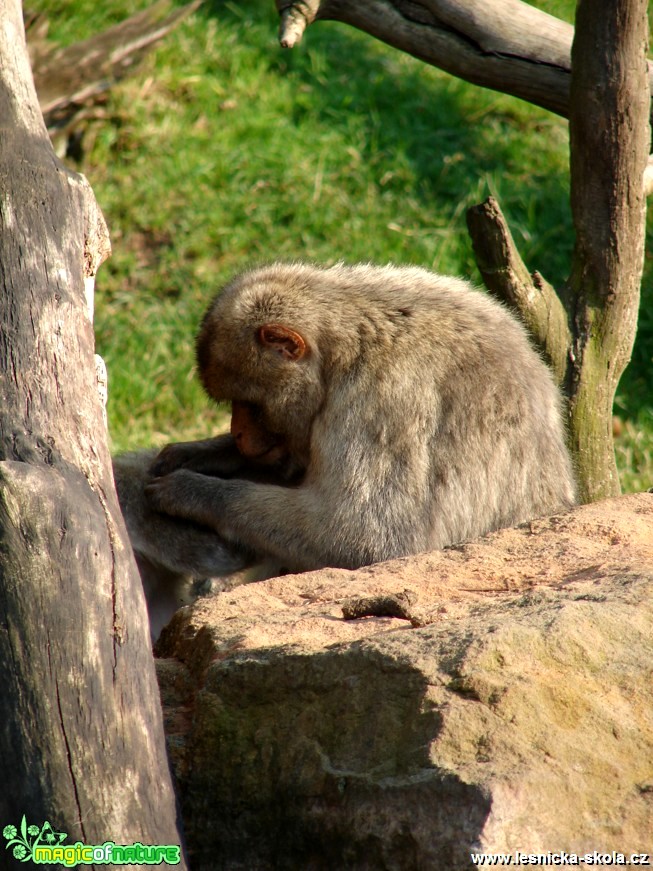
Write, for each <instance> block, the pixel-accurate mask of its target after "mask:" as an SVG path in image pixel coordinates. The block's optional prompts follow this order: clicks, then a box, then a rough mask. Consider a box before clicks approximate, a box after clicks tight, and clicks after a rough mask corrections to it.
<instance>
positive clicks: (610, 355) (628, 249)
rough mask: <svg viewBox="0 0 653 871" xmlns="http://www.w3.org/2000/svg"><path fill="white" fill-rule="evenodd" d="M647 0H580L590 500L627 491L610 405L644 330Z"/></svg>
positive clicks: (584, 442) (583, 457) (576, 172)
mask: <svg viewBox="0 0 653 871" xmlns="http://www.w3.org/2000/svg"><path fill="white" fill-rule="evenodd" d="M647 6H648V3H647V0H602V2H601V3H598V4H597V2H596V0H580V2H579V3H578V8H577V10H576V36H575V38H574V44H573V48H572V66H573V76H572V84H571V113H570V122H569V133H570V147H571V208H572V213H573V217H574V227H575V230H576V245H575V249H574V254H573V260H572V269H571V277H570V279H569V282H568V287H567V288H566V289H565V291H566V292H564V293H563V299H564V300H565V304H566V307H567V310H568V312H569V315H570V323H571V324H572V330H573V343H572V347H571V349H570V354H569V366H568V369H567V376H566V380H565V389H566V393H567V396H568V397H569V416H570V434H571V447H572V450H573V453H574V456H575V459H576V463H577V465H578V470H579V480H580V482H581V487H582V493H581V497H582V498H583V499H584V500H585V501H590V500H593V499H598V498H601V497H604V496H613V495H616V494H618V493H619V492H620V488H619V478H618V475H617V467H616V463H615V458H614V449H613V444H612V405H613V401H614V395H615V392H616V389H617V385H618V384H619V379H620V378H621V375H622V374H623V371H624V369H625V368H626V366H627V364H628V362H629V360H630V355H631V352H632V348H633V344H634V341H635V333H636V330H637V315H638V312H639V291H640V283H641V279H642V269H643V265H644V234H645V224H646V200H645V197H644V184H643V179H644V170H645V168H646V164H647V160H648V152H649V140H650V131H649V123H648V111H649V104H650V94H649V79H648V74H647V62H646V50H647V45H648V22H647Z"/></svg>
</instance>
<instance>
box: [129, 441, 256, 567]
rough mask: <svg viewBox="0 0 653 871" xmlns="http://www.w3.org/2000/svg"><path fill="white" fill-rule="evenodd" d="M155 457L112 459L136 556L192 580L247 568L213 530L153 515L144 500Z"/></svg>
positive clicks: (243, 555)
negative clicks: (150, 468)
mask: <svg viewBox="0 0 653 871" xmlns="http://www.w3.org/2000/svg"><path fill="white" fill-rule="evenodd" d="M154 456H155V452H154V451H137V452H134V453H128V454H121V455H119V456H117V457H114V459H113V474H114V480H115V483H116V490H117V492H118V500H119V502H120V508H121V511H122V514H123V517H124V519H125V523H126V525H127V531H128V532H129V538H130V541H131V544H132V547H133V549H134V551H135V552H136V553H137V555H140V556H142V557H144V558H145V559H146V560H148V561H149V562H150V563H153V564H155V565H158V566H162V567H164V569H165V570H167V571H170V572H175V573H179V574H187V575H192V576H194V577H215V576H220V575H225V574H228V573H231V572H234V571H237V570H239V569H242V568H243V567H245V566H246V565H249V564H251V562H252V561H253V558H252V555H251V554H250V553H248V552H247V551H246V549H242V548H240V547H235V546H233V545H230V544H228V543H227V542H225V541H224V539H222V538H221V537H220V536H218V535H216V534H215V532H214V531H213V530H212V529H211V528H207V527H206V526H204V527H202V526H197V525H195V524H193V523H191V522H188V520H185V519H182V518H179V517H171V516H166V515H164V514H161V513H158V512H155V511H153V510H152V508H151V506H150V503H149V501H148V500H147V498H146V496H145V486H146V483H147V482H148V481H149V480H150V476H149V474H148V467H149V466H150V465H151V463H152V460H153V459H154Z"/></svg>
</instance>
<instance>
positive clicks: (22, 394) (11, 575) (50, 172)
mask: <svg viewBox="0 0 653 871" xmlns="http://www.w3.org/2000/svg"><path fill="white" fill-rule="evenodd" d="M0 18H1V20H2V29H1V30H0V117H1V118H2V128H1V132H0V137H1V140H0V141H1V145H2V147H1V149H0V185H1V190H2V199H1V201H0V286H1V289H2V292H1V294H0V379H1V385H2V388H1V389H2V403H1V404H0V554H1V556H0V669H1V670H2V675H3V683H4V687H3V692H2V694H1V695H0V780H1V782H2V784H3V789H2V794H1V796H0V820H2V825H3V826H8V825H13V826H16V827H17V828H18V829H20V824H21V819H22V817H23V815H25V817H26V818H27V824H28V825H29V826H39V827H40V826H42V825H43V823H44V822H45V821H46V820H47V821H48V822H49V823H50V824H51V825H52V827H53V828H54V829H55V830H56V831H58V832H65V833H66V834H67V835H68V839H69V841H68V843H75V842H76V841H82V842H84V843H86V844H91V845H93V844H103V843H104V842H105V841H108V840H110V841H114V842H116V843H119V844H120V843H122V844H125V843H126V844H131V843H133V842H136V841H140V842H141V843H144V844H179V843H180V834H179V830H178V827H177V814H176V808H175V801H174V795H173V790H172V784H171V779H170V774H169V770H168V763H167V757H166V751H165V745H164V738H163V726H162V718H161V712H160V705H159V696H158V689H157V684H156V679H155V672H154V665H153V660H152V656H151V652H150V645H149V633H148V626H147V616H146V611H145V604H144V601H143V596H142V591H141V587H140V582H139V578H138V573H137V570H136V567H135V564H134V561H133V557H132V554H131V550H130V547H129V543H128V539H127V534H126V531H125V528H124V525H123V522H122V518H121V515H120V511H119V508H118V504H117V500H116V496H115V491H114V487H113V479H112V476H111V463H110V457H109V452H108V448H107V434H106V429H105V425H104V422H103V408H102V403H101V400H100V397H99V394H98V385H97V383H96V375H95V362H94V336H93V327H92V322H91V318H92V289H93V276H94V275H95V272H96V270H97V267H98V266H99V264H100V262H101V261H102V260H103V259H104V258H105V257H106V256H107V254H108V251H109V245H108V237H107V233H106V227H105V225H104V221H103V219H102V216H101V214H100V212H99V209H98V207H97V204H96V202H95V199H94V197H93V194H92V191H91V189H90V187H89V185H88V183H87V182H86V180H85V179H84V178H83V177H82V176H79V175H76V174H73V173H70V172H68V171H67V170H66V169H65V168H64V167H63V166H62V165H61V164H59V163H58V161H57V160H56V158H55V155H54V152H53V151H52V147H51V145H50V142H49V140H48V136H47V131H46V129H45V125H44V123H43V119H42V116H41V113H40V110H39V105H38V101H37V97H36V93H35V91H34V86H33V81H32V77H31V73H30V69H29V61H28V56H27V50H26V46H25V38H24V31H23V23H22V15H21V8H20V3H19V2H18V0H2V3H0ZM3 849H4V845H3ZM7 855H9V854H7ZM180 867H185V866H184V864H183V859H182V865H181V866H180Z"/></svg>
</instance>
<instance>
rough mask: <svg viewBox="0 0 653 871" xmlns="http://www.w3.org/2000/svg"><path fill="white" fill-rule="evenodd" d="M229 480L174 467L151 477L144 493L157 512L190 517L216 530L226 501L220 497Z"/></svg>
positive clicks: (218, 527)
mask: <svg viewBox="0 0 653 871" xmlns="http://www.w3.org/2000/svg"><path fill="white" fill-rule="evenodd" d="M230 483H231V482H230V481H224V480H222V479H220V478H213V477H209V476H208V475H202V474H199V473H198V472H193V471H191V470H190V469H177V470H176V471H174V472H171V473H170V474H169V475H164V476H162V477H157V478H152V479H151V480H150V481H149V482H148V483H147V484H146V486H145V496H146V498H147V499H148V501H149V503H150V506H151V507H152V508H153V509H154V510H155V511H157V512H159V513H160V514H169V515H172V516H173V517H182V518H184V519H185V520H192V521H193V522H195V523H199V524H202V525H203V526H208V527H210V528H212V529H215V530H216V531H217V532H219V531H220V526H221V523H220V520H221V518H222V515H223V511H222V510H221V508H223V507H224V502H225V499H224V498H222V497H223V496H224V495H226V494H225V493H224V490H225V488H228V486H229V484H230Z"/></svg>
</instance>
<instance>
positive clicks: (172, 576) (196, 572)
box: [113, 414, 292, 642]
mask: <svg viewBox="0 0 653 871" xmlns="http://www.w3.org/2000/svg"><path fill="white" fill-rule="evenodd" d="M234 419H235V420H236V422H237V426H238V435H237V437H232V436H229V435H225V436H218V437H217V438H214V439H206V440H204V441H196V442H182V443H178V444H176V445H174V448H175V467H182V466H183V467H184V468H192V469H194V470H195V471H198V472H202V473H203V474H211V473H212V470H213V468H214V467H215V464H216V463H218V470H219V472H220V474H222V475H229V474H234V473H236V472H238V473H239V474H241V475H244V476H246V477H248V478H249V479H250V480H258V481H277V480H278V481H290V480H291V479H292V475H291V472H290V467H289V464H287V463H286V465H285V466H284V461H285V460H286V455H285V452H284V450H283V447H282V446H281V445H280V444H278V443H276V444H275V445H272V443H271V442H270V440H269V439H270V437H269V435H268V434H267V433H266V432H265V431H264V430H262V429H261V428H260V426H259V425H258V423H257V421H256V420H255V419H254V418H253V417H252V418H251V419H250V418H249V417H247V416H246V414H245V415H244V416H243V417H242V418H241V421H242V423H240V424H239V423H238V420H239V417H238V414H235V415H234ZM243 433H244V435H243ZM243 438H245V440H246V442H247V451H249V452H250V454H252V455H256V459H255V460H253V461H252V462H250V461H249V460H248V459H247V457H246V455H245V454H243V453H241V452H240V450H239V449H238V447H237V443H238V442H239V441H241V440H242V439H243ZM166 455H167V454H166V450H165V449H164V450H163V451H161V452H157V451H156V450H153V449H150V450H140V451H133V452H129V453H124V454H119V455H117V456H115V457H114V458H113V475H114V482H115V485H116V492H117V494H118V501H119V504H120V508H121V511H122V515H123V518H124V520H125V525H126V526H127V532H128V534H129V539H130V543H131V546H132V549H133V551H134V556H135V558H136V564H137V566H138V570H139V573H140V576H141V581H142V583H143V591H144V594H145V599H146V603H147V608H148V615H149V619H150V633H151V636H152V641H153V642H155V641H156V640H157V638H158V636H159V634H160V632H161V630H162V628H163V627H164V626H165V625H166V624H167V623H168V622H169V620H170V618H171V617H172V615H173V614H174V612H175V611H177V610H178V609H179V608H180V607H181V606H182V605H187V604H190V603H191V602H192V601H194V600H195V599H196V598H197V597H198V595H200V594H201V593H203V592H205V591H206V590H207V589H209V590H210V589H211V587H212V584H211V583H210V581H211V579H215V578H225V577H226V576H231V575H235V573H239V574H238V576H237V577H236V578H232V581H233V582H244V581H252V580H263V579H265V578H268V577H272V576H275V575H279V574H282V573H283V567H282V566H280V565H277V564H276V563H275V562H273V561H271V560H270V559H266V558H265V557H264V556H263V555H261V556H257V555H256V554H255V553H253V552H252V551H251V550H250V549H248V548H246V547H244V546H243V545H238V544H236V543H233V542H227V541H225V540H224V539H223V538H221V537H220V536H219V535H218V534H217V533H215V532H214V531H213V530H211V529H208V528H207V527H203V526H198V525H197V524H194V523H192V522H189V521H186V520H183V519H180V518H176V517H170V516H166V515H164V514H160V513H157V512H155V511H153V510H152V508H151V507H150V505H149V503H148V501H147V499H146V498H145V485H146V484H147V482H148V481H149V480H150V479H151V477H152V471H151V469H152V467H153V466H154V465H156V467H157V469H158V472H157V473H158V474H161V472H162V471H163V470H164V469H165V463H166V460H165V457H166ZM155 459H157V463H156V464H155V463H154V461H155ZM245 570H247V571H246V572H245Z"/></svg>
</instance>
